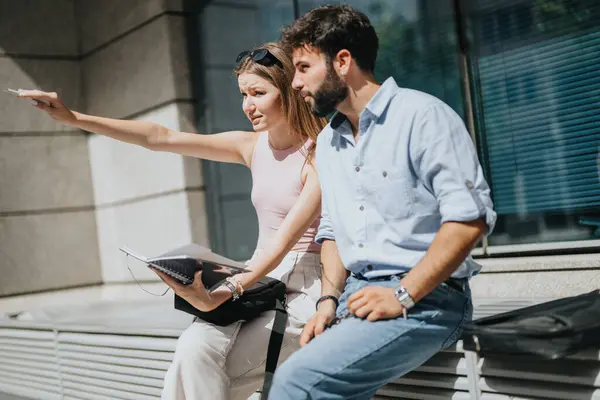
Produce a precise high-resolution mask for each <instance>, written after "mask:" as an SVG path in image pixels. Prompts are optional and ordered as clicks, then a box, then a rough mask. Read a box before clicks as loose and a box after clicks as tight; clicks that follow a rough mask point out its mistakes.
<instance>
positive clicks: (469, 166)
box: [348, 103, 496, 321]
mask: <svg viewBox="0 0 600 400" xmlns="http://www.w3.org/2000/svg"><path fill="white" fill-rule="evenodd" d="M416 120H417V126H416V127H415V132H418V135H414V136H413V137H412V140H411V142H410V148H409V154H410V158H411V161H412V164H413V168H414V171H415V172H416V174H417V176H418V178H419V179H420V181H421V182H422V183H423V185H424V186H425V187H426V188H427V190H429V191H430V192H431V193H432V194H433V195H434V196H435V197H436V199H437V201H438V205H439V212H440V215H441V226H440V228H439V230H438V232H437V234H436V236H435V238H434V240H433V241H432V243H431V245H430V246H429V249H428V250H427V252H426V253H425V255H424V256H423V258H422V259H421V260H420V261H419V262H418V263H417V264H416V265H415V266H414V267H413V268H412V269H411V270H410V272H409V273H408V274H407V275H406V276H405V277H404V278H403V279H402V281H401V283H400V284H401V285H402V286H404V287H405V288H406V289H407V291H408V293H409V294H410V295H411V297H412V298H413V300H414V301H415V302H417V301H419V300H421V299H422V298H423V297H425V296H426V295H428V294H429V293H430V292H431V291H433V290H434V289H435V287H436V286H438V285H439V284H440V283H442V282H443V281H445V280H446V279H448V277H449V276H450V275H451V274H452V273H453V272H454V271H456V269H458V267H459V266H460V265H461V263H462V262H463V261H464V260H465V259H466V258H467V256H468V255H469V252H470V251H471V249H472V248H473V247H474V246H475V244H476V243H477V241H478V240H479V239H480V238H481V236H482V235H484V234H486V233H489V232H490V231H491V230H492V229H493V226H494V223H495V220H496V213H495V212H494V210H493V204H492V200H491V197H490V188H489V186H488V185H487V183H486V181H485V179H484V178H483V171H482V169H481V165H480V164H479V161H478V159H477V154H476V152H475V148H474V146H473V142H472V140H471V138H470V136H469V134H468V132H467V130H466V128H465V126H464V123H463V122H462V120H461V119H460V117H459V116H458V115H457V114H456V113H455V112H454V111H452V109H451V108H450V107H448V106H447V105H444V104H441V103H440V104H432V105H431V106H430V107H428V108H426V109H423V110H422V111H421V112H420V114H419V115H418V116H417V117H416ZM348 309H349V310H350V312H352V313H353V314H355V315H356V316H357V317H360V318H366V319H368V320H370V321H376V320H378V319H384V318H395V317H397V316H399V315H401V314H402V312H403V308H402V305H401V304H400V302H398V301H397V300H396V298H395V295H394V289H391V288H378V287H373V286H367V287H366V288H363V289H361V290H359V291H357V292H356V293H354V294H353V295H352V296H350V297H349V298H348Z"/></svg>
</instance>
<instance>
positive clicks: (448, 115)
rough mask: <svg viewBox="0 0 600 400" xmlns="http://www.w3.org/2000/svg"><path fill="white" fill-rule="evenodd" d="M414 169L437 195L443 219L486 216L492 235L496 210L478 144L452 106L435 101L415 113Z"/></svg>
mask: <svg viewBox="0 0 600 400" xmlns="http://www.w3.org/2000/svg"><path fill="white" fill-rule="evenodd" d="M410 157H411V162H412V165H413V167H414V169H415V172H416V173H417V175H418V176H419V177H420V179H421V180H422V182H423V183H424V185H425V186H426V187H427V189H428V190H429V191H431V192H432V193H433V194H434V196H435V197H436V199H437V201H438V204H439V209H440V214H441V216H442V221H441V222H442V223H444V222H448V221H456V222H467V221H473V220H476V219H480V218H483V219H485V221H486V223H487V226H488V231H487V234H488V235H489V234H490V233H491V232H492V230H493V229H494V226H495V224H496V213H495V211H494V206H493V202H492V198H491V193H490V187H489V185H488V184H487V182H486V180H485V178H484V176H483V170H482V168H481V164H480V163H479V160H478V158H477V153H476V151H475V146H474V144H473V141H472V140H471V137H470V136H469V133H468V132H467V129H466V127H465V125H464V123H463V121H462V119H461V118H460V117H459V116H458V114H456V113H455V112H454V111H453V110H452V109H451V108H450V107H449V106H447V105H445V104H443V103H439V104H437V103H436V104H432V105H430V106H429V107H427V108H426V109H424V110H423V111H422V112H418V113H417V115H416V117H415V125H414V129H413V131H412V132H411V137H410Z"/></svg>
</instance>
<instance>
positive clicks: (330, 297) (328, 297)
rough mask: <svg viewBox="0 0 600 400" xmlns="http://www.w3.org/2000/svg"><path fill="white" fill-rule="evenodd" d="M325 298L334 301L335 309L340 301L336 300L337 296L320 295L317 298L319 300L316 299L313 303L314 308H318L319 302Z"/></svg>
mask: <svg viewBox="0 0 600 400" xmlns="http://www.w3.org/2000/svg"><path fill="white" fill-rule="evenodd" d="M325 300H333V302H334V303H335V308H336V309H337V308H338V306H339V305H340V302H339V301H338V299H337V297H335V296H331V295H327V296H321V297H320V298H319V300H317V304H316V305H315V308H316V309H317V310H318V309H319V304H321V302H322V301H325Z"/></svg>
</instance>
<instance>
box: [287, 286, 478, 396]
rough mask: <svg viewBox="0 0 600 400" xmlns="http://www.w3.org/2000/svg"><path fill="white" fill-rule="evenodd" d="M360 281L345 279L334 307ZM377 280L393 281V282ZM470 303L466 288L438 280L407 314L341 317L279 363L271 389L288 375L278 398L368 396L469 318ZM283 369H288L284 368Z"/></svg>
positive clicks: (413, 364)
mask: <svg viewBox="0 0 600 400" xmlns="http://www.w3.org/2000/svg"><path fill="white" fill-rule="evenodd" d="M366 285H367V283H366V282H365V283H363V282H351V281H350V280H349V285H348V287H347V290H346V292H345V293H344V296H342V298H341V300H342V302H341V304H340V313H343V312H344V308H345V306H346V305H345V301H346V300H347V297H348V295H350V294H351V293H353V292H355V291H356V290H358V289H360V288H362V287H364V286H366ZM377 285H381V286H386V285H389V286H395V285H397V282H384V283H378V284H377ZM470 307H471V305H470V299H469V297H468V294H463V293H460V292H459V291H456V290H454V289H452V288H448V287H447V286H442V287H440V288H438V289H436V290H435V291H434V292H433V293H432V294H430V295H429V296H427V297H426V298H424V299H423V300H421V301H420V302H419V303H418V304H417V305H416V306H415V307H414V308H413V309H412V310H411V311H410V313H409V314H408V316H409V318H408V320H404V319H403V318H396V319H393V320H384V321H376V322H369V321H366V320H362V319H358V318H349V319H345V320H343V321H342V322H341V323H339V324H338V325H335V326H333V327H332V328H330V329H328V330H327V331H326V332H324V333H323V334H322V335H320V336H318V337H317V338H315V339H313V340H312V341H311V342H310V343H309V344H308V345H307V346H305V347H304V348H302V349H301V350H300V351H298V352H296V353H295V354H294V355H292V356H291V357H290V359H289V360H288V362H287V363H284V365H283V366H282V368H281V369H280V372H281V373H280V374H278V373H276V376H275V380H276V383H275V390H278V388H279V387H280V386H279V385H278V383H277V380H278V379H279V378H281V379H283V380H287V379H289V380H290V381H289V382H285V384H286V385H288V386H290V389H289V390H290V391H289V392H288V394H282V395H281V397H280V398H281V399H285V398H298V399H302V398H318V399H367V398H370V397H371V396H372V395H373V394H374V393H375V391H376V390H377V389H378V388H379V387H381V386H382V385H384V384H386V383H388V382H390V381H393V380H394V379H396V378H398V377H399V376H402V375H404V374H406V373H407V372H409V371H411V370H413V369H415V368H417V367H418V366H419V365H421V364H422V363H424V362H425V361H427V360H428V359H429V358H431V357H432V356H433V355H434V354H436V353H437V352H438V351H440V350H442V349H443V348H444V347H445V346H447V345H449V344H451V342H453V341H454V340H455V339H456V337H457V336H458V334H459V333H460V328H461V326H462V324H463V322H464V320H465V319H466V318H470ZM286 370H287V371H289V372H291V371H292V370H293V371H294V373H293V374H292V375H290V374H287V373H286ZM286 375H288V376H286ZM294 390H296V392H294V393H293V391H294ZM291 393H293V396H294V397H291V395H290V394H291ZM300 393H305V394H304V395H301V394H300Z"/></svg>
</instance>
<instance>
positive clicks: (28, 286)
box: [0, 0, 102, 296]
mask: <svg viewBox="0 0 600 400" xmlns="http://www.w3.org/2000/svg"><path fill="white" fill-rule="evenodd" d="M33 9H35V12H31V10H33ZM78 55H79V43H78V39H77V21H76V16H75V9H74V4H73V1H68V0H56V1H51V2H48V1H12V0H0V82H1V85H2V87H3V88H4V87H10V88H41V89H46V90H56V91H57V92H59V93H60V94H61V95H62V97H63V98H64V101H65V102H66V103H67V104H69V105H71V106H73V107H74V108H76V109H81V108H82V107H83V96H82V74H81V64H80V63H79V61H78ZM101 279H102V276H101V271H100V268H99V253H98V246H97V235H96V215H95V211H94V194H93V184H92V174H91V170H90V162H89V154H88V147H87V138H86V136H85V135H84V134H83V133H82V132H78V131H74V130H72V129H69V128H66V127H64V126H60V125H58V124H56V123H54V122H53V121H52V120H51V119H50V118H48V117H47V116H46V115H44V114H43V113H41V112H40V111H39V110H37V109H35V108H33V107H32V106H31V105H30V104H28V103H27V101H25V100H20V99H16V98H14V97H10V96H9V95H7V94H2V97H1V98H0V296H2V295H9V294H14V293H23V292H32V291H38V290H45V289H54V288H62V287H68V286H76V285H83V284H91V283H98V282H100V281H101Z"/></svg>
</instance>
